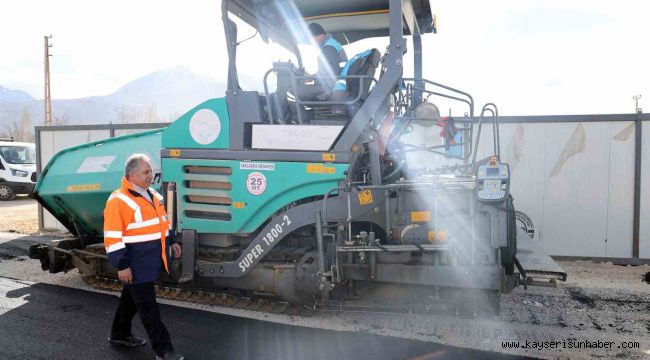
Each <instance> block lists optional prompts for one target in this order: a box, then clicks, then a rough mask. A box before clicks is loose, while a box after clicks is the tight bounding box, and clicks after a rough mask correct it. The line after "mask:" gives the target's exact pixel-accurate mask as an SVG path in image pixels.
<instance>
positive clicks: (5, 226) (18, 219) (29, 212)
mask: <svg viewBox="0 0 650 360" xmlns="http://www.w3.org/2000/svg"><path fill="white" fill-rule="evenodd" d="M0 231H5V232H13V233H19V234H26V235H29V234H34V233H36V232H37V231H38V203H37V202H36V200H33V199H30V198H28V197H24V196H20V197H17V198H16V199H14V200H10V201H0Z"/></svg>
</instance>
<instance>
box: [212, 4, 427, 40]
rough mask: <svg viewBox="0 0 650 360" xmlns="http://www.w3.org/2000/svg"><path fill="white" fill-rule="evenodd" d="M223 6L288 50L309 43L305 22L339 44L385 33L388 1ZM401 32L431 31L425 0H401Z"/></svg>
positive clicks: (386, 30)
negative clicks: (317, 25)
mask: <svg viewBox="0 0 650 360" xmlns="http://www.w3.org/2000/svg"><path fill="white" fill-rule="evenodd" d="M225 2H226V8H227V10H228V11H229V12H231V13H233V14H235V15H237V16H238V17H240V18H241V19H242V20H244V21H245V22H246V23H248V24H249V25H250V26H252V27H253V28H255V29H257V30H258V31H259V33H260V35H261V36H262V38H263V39H264V40H265V41H268V40H269V39H271V40H272V41H273V42H276V43H279V44H282V45H283V46H285V47H287V48H289V49H292V48H293V47H295V44H300V43H307V42H309V40H310V39H309V36H310V34H309V31H308V30H307V28H306V24H309V23H312V22H317V23H319V24H320V25H321V26H323V28H324V29H325V31H326V32H328V33H330V34H332V36H333V37H334V38H335V39H336V40H338V41H339V42H340V43H341V44H343V45H345V44H350V43H353V42H355V41H358V40H361V39H365V38H370V37H381V36H388V35H389V32H390V16H389V13H390V11H389V5H390V4H389V3H390V1H389V0H326V1H314V0H227V1H225ZM401 5H402V14H403V35H411V34H412V33H413V31H414V30H415V31H416V32H418V33H419V34H424V33H430V32H432V31H433V16H432V15H431V7H430V5H429V0H403V1H402V4H401Z"/></svg>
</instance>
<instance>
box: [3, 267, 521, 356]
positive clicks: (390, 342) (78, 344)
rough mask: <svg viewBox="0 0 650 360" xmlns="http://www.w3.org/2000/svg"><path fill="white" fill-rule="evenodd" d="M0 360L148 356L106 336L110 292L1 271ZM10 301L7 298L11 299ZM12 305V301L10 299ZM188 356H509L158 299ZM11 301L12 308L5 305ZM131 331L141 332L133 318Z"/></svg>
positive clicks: (112, 308) (149, 353)
mask: <svg viewBox="0 0 650 360" xmlns="http://www.w3.org/2000/svg"><path fill="white" fill-rule="evenodd" d="M0 290H1V291H2V294H0V295H3V298H4V301H2V298H0V302H1V303H0V308H4V309H3V311H5V312H4V313H2V315H0V359H153V358H154V357H155V356H154V354H153V352H152V350H151V349H150V348H149V346H148V345H147V346H145V347H140V348H136V349H130V350H126V349H122V348H115V347H113V346H111V345H110V344H108V343H107V336H108V332H109V328H110V325H111V320H112V317H113V313H114V311H115V308H116V307H117V303H118V299H117V297H115V296H111V295H107V294H101V293H94V292H89V291H84V290H77V289H70V288H65V287H60V286H55V285H47V284H40V283H37V284H32V285H29V284H25V283H22V282H20V281H16V280H11V279H7V278H1V277H0ZM12 304H13V305H12ZM16 304H17V305H16ZM160 307H161V313H162V316H163V321H164V322H165V324H166V325H167V327H168V329H169V331H170V333H171V336H172V341H173V343H174V346H175V347H176V349H177V350H178V351H179V352H182V353H183V354H184V355H185V356H186V358H187V359H310V360H311V359H418V360H424V359H497V358H498V359H502V358H511V357H509V356H507V355H503V354H496V353H488V352H480V351H474V350H467V349H461V348H454V347H448V346H442V345H437V344H434V343H426V342H420V341H415V340H405V339H400V338H394V337H387V336H380V335H372V334H366V333H353V332H339V331H331V330H321V329H314V328H306V327H300V326H293V325H283V324H277V323H271V322H266V321H260V320H252V319H245V318H238V317H234V316H230V315H221V314H215V313H209V312H204V311H200V310H193V309H186V308H180V307H175V306H169V305H160ZM9 308H11V309H10V310H9ZM133 332H134V334H135V335H137V336H140V337H144V336H145V333H144V330H143V329H142V327H141V325H140V321H139V318H137V316H136V318H135V319H134V331H133Z"/></svg>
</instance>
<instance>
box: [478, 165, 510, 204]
mask: <svg viewBox="0 0 650 360" xmlns="http://www.w3.org/2000/svg"><path fill="white" fill-rule="evenodd" d="M475 189H476V196H477V197H478V199H479V200H480V201H486V202H492V201H494V202H497V201H503V200H504V199H505V198H506V196H508V192H509V191H510V168H509V167H508V164H502V163H500V162H499V161H498V160H497V159H496V158H492V159H490V160H488V162H487V164H483V165H480V166H479V167H478V171H477V173H476V188H475Z"/></svg>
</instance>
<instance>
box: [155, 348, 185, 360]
mask: <svg viewBox="0 0 650 360" xmlns="http://www.w3.org/2000/svg"><path fill="white" fill-rule="evenodd" d="M184 359H185V356H183V355H181V354H179V353H177V352H176V351H174V350H172V351H168V352H166V353H165V355H163V356H158V355H156V360H184Z"/></svg>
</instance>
